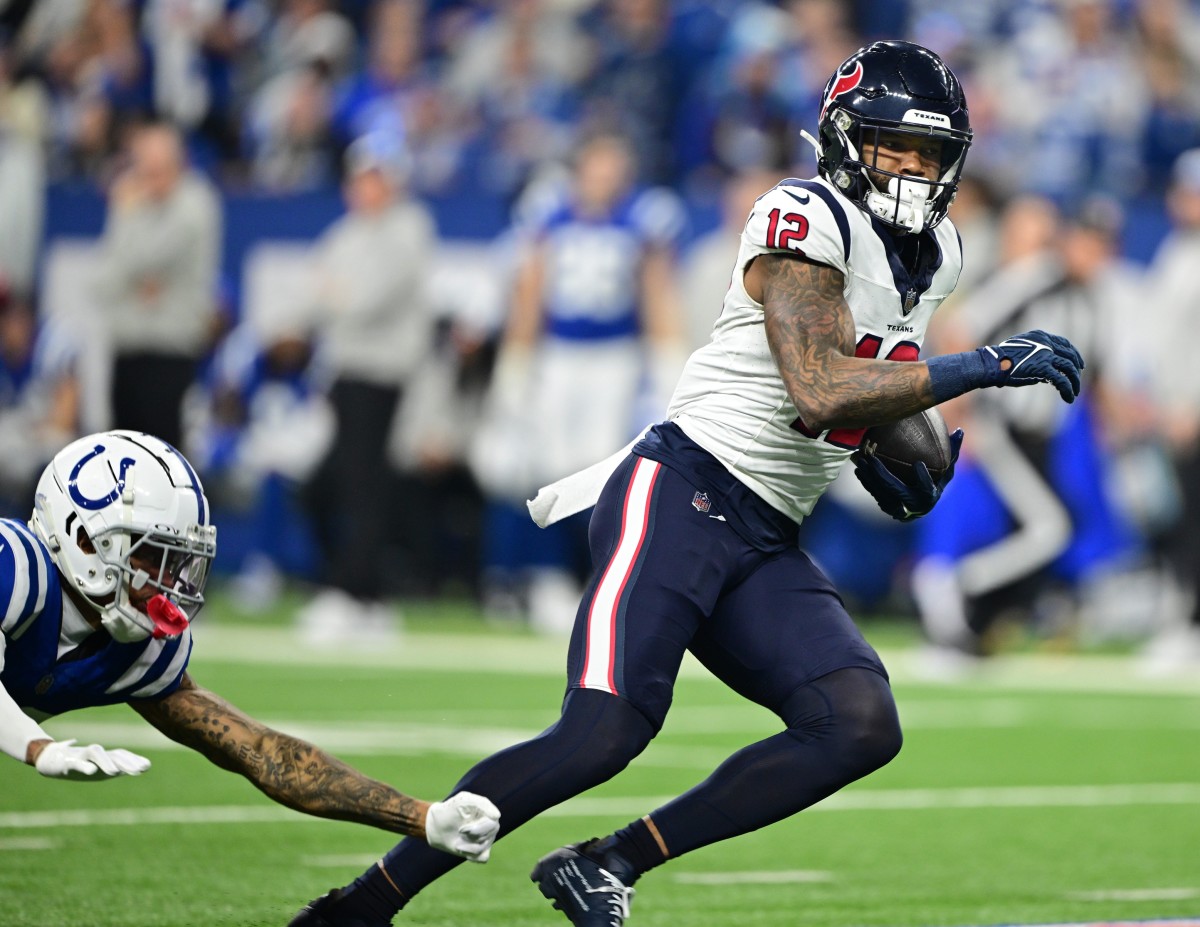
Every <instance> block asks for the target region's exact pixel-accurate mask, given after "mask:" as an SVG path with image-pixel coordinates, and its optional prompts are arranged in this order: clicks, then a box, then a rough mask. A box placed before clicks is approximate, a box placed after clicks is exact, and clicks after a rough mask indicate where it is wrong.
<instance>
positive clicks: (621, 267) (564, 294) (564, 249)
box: [537, 189, 683, 341]
mask: <svg viewBox="0 0 1200 927" xmlns="http://www.w3.org/2000/svg"><path fill="white" fill-rule="evenodd" d="M682 225H683V214H682V211H681V209H680V208H679V205H678V203H677V202H676V200H675V199H674V196H673V195H672V194H670V193H668V192H667V191H663V190H658V189H652V190H646V191H642V192H639V193H635V194H633V195H631V196H629V197H627V198H626V199H624V200H622V201H621V202H619V203H617V204H616V205H615V206H614V207H613V208H612V210H611V211H610V212H609V214H608V215H607V216H605V217H597V216H588V215H583V214H581V213H580V212H579V210H578V209H577V207H576V206H575V204H573V203H571V202H566V203H563V204H562V205H561V206H560V207H559V208H558V209H557V210H555V211H553V212H551V213H550V214H549V215H548V216H547V217H546V219H545V221H544V223H543V224H542V226H541V228H540V229H538V230H537V237H538V240H539V241H540V242H541V243H542V246H543V249H544V253H545V255H546V269H545V283H544V297H545V301H546V332H547V334H549V335H550V336H551V337H557V338H564V339H569V340H573V341H589V340H604V339H609V338H622V337H630V336H635V335H637V334H638V332H639V330H640V327H641V323H640V318H639V311H638V301H639V299H640V293H639V275H640V268H641V262H642V258H643V256H644V255H645V252H646V249H647V248H650V247H654V246H658V247H674V245H675V244H676V242H677V240H678V237H679V235H680V233H681V230H682Z"/></svg>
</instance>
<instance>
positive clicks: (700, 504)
mask: <svg viewBox="0 0 1200 927" xmlns="http://www.w3.org/2000/svg"><path fill="white" fill-rule="evenodd" d="M692 508H694V509H695V510H696V511H697V512H707V511H708V510H709V509H710V508H712V503H711V502H709V501H708V493H706V492H698V493H696V495H694V496H692Z"/></svg>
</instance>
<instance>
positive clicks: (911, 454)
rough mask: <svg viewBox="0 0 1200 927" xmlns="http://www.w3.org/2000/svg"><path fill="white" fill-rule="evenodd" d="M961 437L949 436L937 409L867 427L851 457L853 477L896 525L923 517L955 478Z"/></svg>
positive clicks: (955, 434)
mask: <svg viewBox="0 0 1200 927" xmlns="http://www.w3.org/2000/svg"><path fill="white" fill-rule="evenodd" d="M962 439H963V432H962V429H961V428H959V429H957V430H956V431H955V432H954V434H950V433H949V431H948V430H947V428H946V421H945V419H943V418H942V414H941V413H940V412H939V411H938V410H937V409H926V410H925V411H924V412H918V413H917V414H916V415H910V416H909V417H908V418H902V419H900V420H899V421H898V422H891V423H889V424H887V425H876V426H875V427H873V428H868V429H867V431H866V434H864V435H863V440H862V444H860V445H859V447H858V450H856V451H855V452H854V455H853V456H852V457H851V459H852V460H853V461H854V475H855V476H857V477H858V481H859V482H860V483H862V484H863V486H864V487H866V489H867V491H868V492H869V493H870V494H871V495H872V496H873V497H874V498H875V501H876V502H877V503H878V504H879V507H880V508H881V509H882V510H883V511H884V512H886V513H887V514H888V515H890V516H892V518H895V519H897V520H898V521H911V520H912V519H914V518H920V517H921V516H922V515H926V514H928V513H929V511H930V510H931V509H932V508H933V507H934V506H935V505H936V504H937V501H938V499H940V498H941V495H942V491H943V490H944V489H945V488H946V484H947V483H949V482H950V479H951V477H953V476H954V463H955V461H957V460H958V451H959V448H960V447H961V446H962Z"/></svg>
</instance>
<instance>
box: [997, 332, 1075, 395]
mask: <svg viewBox="0 0 1200 927" xmlns="http://www.w3.org/2000/svg"><path fill="white" fill-rule="evenodd" d="M976 351H978V353H979V356H980V357H982V358H983V362H984V365H985V366H986V367H987V368H988V374H989V381H990V382H988V383H987V385H988V386H1028V385H1029V384H1030V383H1053V384H1054V387H1055V388H1056V389H1057V390H1058V393H1059V395H1060V396H1062V398H1063V400H1064V401H1065V402H1074V401H1075V397H1076V396H1078V395H1079V372H1080V371H1081V370H1083V357H1082V356H1081V355H1080V353H1079V352H1078V351H1077V350H1075V346H1074V345H1073V344H1071V342H1069V341H1068V340H1067V339H1066V338H1063V337H1062V336H1061V335H1051V334H1050V333H1049V332H1044V331H1031V332H1022V333H1021V334H1019V335H1013V336H1012V337H1011V338H1009V339H1007V340H1006V341H1004V342H1002V343H1001V344H997V345H991V346H987V347H982V348H976ZM1005 361H1008V362H1009V365H1008V366H1007V367H1006V366H1005V364H1004V362H1005Z"/></svg>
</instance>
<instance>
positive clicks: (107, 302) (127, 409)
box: [97, 123, 222, 447]
mask: <svg viewBox="0 0 1200 927" xmlns="http://www.w3.org/2000/svg"><path fill="white" fill-rule="evenodd" d="M221 232H222V215H221V205H220V200H219V199H218V197H217V193H216V191H215V190H214V189H213V187H212V185H211V184H210V183H209V182H208V181H207V180H206V179H205V178H203V177H202V176H201V175H200V174H198V173H197V172H195V171H193V170H190V169H189V167H188V165H187V162H186V156H185V153H184V148H183V141H182V138H181V136H180V133H179V131H178V130H177V129H175V128H173V127H172V126H169V125H166V124H165V123H150V124H147V125H144V126H142V127H140V128H138V129H137V130H135V131H134V133H133V135H132V137H131V138H130V141H129V166H128V167H127V168H126V169H125V170H124V171H123V172H122V173H121V174H120V175H119V176H118V177H117V179H116V180H115V181H114V182H113V185H112V187H111V189H110V191H109V206H108V219H107V223H106V225H105V228H104V238H103V248H104V258H103V266H102V267H101V271H100V281H99V287H98V293H97V295H98V297H99V301H100V304H101V305H102V307H103V309H104V310H105V312H106V313H107V319H108V324H109V326H110V331H111V338H112V344H113V351H114V354H115V358H114V367H113V384H112V403H113V416H114V419H115V422H116V425H117V427H119V428H128V429H133V430H136V431H145V432H148V433H150V434H156V435H158V436H159V437H161V438H162V439H163V440H164V441H166V442H168V443H169V444H172V445H174V446H176V447H178V446H180V444H181V441H182V429H181V425H180V406H181V403H182V401H183V396H184V393H185V392H186V391H187V388H188V387H189V386H190V385H191V384H192V381H193V380H194V379H195V377H196V373H197V363H198V361H199V360H200V358H201V356H202V355H203V354H204V352H205V351H206V350H207V349H208V347H209V345H210V343H211V340H212V335H213V332H214V331H215V329H216V324H217V314H216V292H217V261H218V258H219V249H220V238H221Z"/></svg>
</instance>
